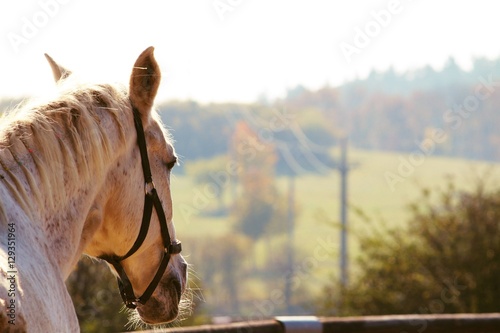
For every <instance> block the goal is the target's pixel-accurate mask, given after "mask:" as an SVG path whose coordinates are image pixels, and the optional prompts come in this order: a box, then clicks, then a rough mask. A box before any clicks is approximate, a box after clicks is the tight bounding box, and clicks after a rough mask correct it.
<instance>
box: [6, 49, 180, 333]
mask: <svg viewBox="0 0 500 333" xmlns="http://www.w3.org/2000/svg"><path fill="white" fill-rule="evenodd" d="M46 57H47V59H48V61H49V64H50V66H51V68H52V72H53V75H54V78H55V80H56V81H57V82H58V86H59V87H60V93H59V95H58V96H57V97H56V98H54V99H52V100H50V101H48V102H38V103H33V105H30V104H29V103H28V104H25V105H23V106H20V107H18V108H17V109H15V110H12V111H10V112H8V113H7V114H6V115H4V116H3V117H2V118H1V119H0V198H1V201H0V275H1V277H0V308H1V313H0V331H1V332H78V331H79V330H80V329H79V325H78V319H77V316H76V313H75V309H74V306H73V303H72V300H71V298H70V295H69V294H68V291H67V289H66V287H65V283H64V282H65V280H66V279H67V277H68V275H69V274H70V273H71V272H72V270H73V268H74V266H75V264H76V263H77V262H78V260H79V259H80V257H81V256H82V254H86V255H88V256H90V257H94V258H100V259H103V260H106V261H107V262H108V265H109V267H110V269H111V270H112V272H113V273H114V274H115V276H116V277H117V280H118V284H119V287H120V293H121V295H122V298H123V300H124V303H125V305H126V306H127V307H128V308H131V309H135V310H133V312H134V313H135V314H136V315H137V314H138V316H139V317H140V319H141V320H142V321H143V322H144V323H146V324H158V323H165V322H170V321H172V320H174V319H175V318H176V317H177V315H178V314H179V303H180V302H181V298H182V297H183V295H184V294H185V290H186V284H187V263H186V261H185V260H184V258H183V257H182V256H181V255H180V251H181V244H180V242H179V241H177V238H176V235H175V228H174V225H173V221H172V198H171V193H170V173H171V169H172V168H173V167H174V166H175V165H176V164H177V157H176V153H175V149H174V147H173V144H172V139H171V137H170V135H169V133H168V132H167V130H166V129H165V128H164V126H163V124H162V123H161V121H160V117H159V115H158V113H157V112H156V111H155V110H154V108H153V103H154V99H155V97H156V93H157V91H158V87H159V84H160V79H161V73H160V69H159V65H158V63H157V61H156V59H155V57H154V48H153V47H149V48H147V49H146V50H145V51H144V52H142V53H141V54H140V56H139V57H138V58H137V60H136V62H135V64H134V66H133V68H132V73H131V76H130V82H129V86H128V87H126V86H125V85H121V84H102V83H98V84H95V83H94V84H90V83H77V82H72V80H71V78H72V77H73V76H74V75H72V72H71V71H69V70H67V69H66V68H64V67H63V66H61V65H59V64H58V63H56V62H55V61H54V60H53V59H52V58H51V57H50V56H48V55H46ZM73 81H74V80H73ZM153 177H154V182H153Z"/></svg>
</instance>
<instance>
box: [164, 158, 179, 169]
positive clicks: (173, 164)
mask: <svg viewBox="0 0 500 333" xmlns="http://www.w3.org/2000/svg"><path fill="white" fill-rule="evenodd" d="M176 164H177V157H174V159H173V160H172V161H171V162H168V163H166V164H165V165H166V166H167V168H168V170H172V168H173V167H174V166H175V165H176Z"/></svg>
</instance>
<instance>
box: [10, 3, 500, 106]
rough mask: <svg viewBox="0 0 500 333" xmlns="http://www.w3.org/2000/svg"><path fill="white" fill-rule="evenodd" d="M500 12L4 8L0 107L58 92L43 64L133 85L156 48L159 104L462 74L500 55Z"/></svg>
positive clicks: (464, 8)
mask: <svg viewBox="0 0 500 333" xmlns="http://www.w3.org/2000/svg"><path fill="white" fill-rule="evenodd" d="M216 6H217V7H216ZM216 8H217V9H216ZM499 9H500V2H496V1H493V0H491V1H485V0H474V1H469V0H467V1H452V0H439V1H432V0H413V1H411V0H400V1H397V0H384V1H378V0H377V1H375V0H372V1H368V0H356V1H334V0H267V1H264V0H215V1H214V0H196V1H195V0H177V1H173V0H163V1H153V0H141V1H118V0H106V1H97V0H85V1H82V0H80V1H77V0H35V1H33V0H23V1H2V2H0V74H1V75H0V78H1V80H0V97H1V96H6V95H23V94H24V95H26V94H30V95H43V94H45V93H47V92H48V91H50V90H51V89H53V88H52V87H53V84H52V76H51V72H50V69H49V67H48V65H47V64H46V61H45V58H44V56H43V53H49V54H50V55H51V56H52V57H53V58H55V60H56V61H58V62H60V63H61V64H63V65H66V67H69V68H70V69H71V70H72V71H73V72H75V73H77V74H79V75H80V76H82V77H83V78H93V77H99V78H100V79H101V80H103V79H108V80H112V81H120V82H128V75H129V74H130V71H131V67H132V65H133V63H134V61H135V59H136V57H137V56H138V55H139V53H140V52H142V51H143V49H145V48H146V47H148V46H150V45H153V46H155V47H156V51H155V54H156V57H157V60H158V62H159V63H160V66H161V68H162V72H163V81H162V86H161V88H160V91H159V99H161V100H165V99H186V98H191V99H195V100H198V101H201V102H209V101H217V102H220V101H254V100H256V99H257V97H258V96H259V95H260V94H267V95H268V96H270V97H276V96H283V95H284V93H285V91H286V89H287V88H292V87H294V86H296V85H298V84H302V85H304V86H306V87H308V88H312V89H315V88H319V87H321V86H323V85H325V84H327V83H328V84H330V85H332V86H336V85H339V84H341V83H342V82H345V81H346V80H350V79H353V78H355V77H364V76H366V75H367V74H368V73H369V71H370V70H372V69H379V70H385V69H387V68H388V67H389V66H393V67H394V68H395V69H396V70H398V71H406V70H411V69H415V68H420V67H423V66H424V65H426V64H430V65H431V66H433V67H434V68H436V69H439V68H441V67H442V66H443V64H444V63H445V62H446V60H447V59H448V58H449V57H450V56H453V57H454V58H455V59H456V61H457V62H458V64H459V65H461V66H462V67H465V68H467V67H470V63H471V60H472V59H473V58H474V57H483V56H484V57H487V58H496V57H499V56H500V39H499V38H498V34H499V33H500V19H499V13H500V11H499ZM377 13H378V14H377ZM389 15H390V16H389ZM376 17H377V18H376ZM377 19H378V21H377ZM360 31H362V32H360ZM365 34H367V35H365ZM348 44H349V45H348ZM341 46H343V48H344V51H342V47H341ZM346 52H347V53H349V52H350V57H349V58H350V62H348V61H347V57H346V54H347V53H346Z"/></svg>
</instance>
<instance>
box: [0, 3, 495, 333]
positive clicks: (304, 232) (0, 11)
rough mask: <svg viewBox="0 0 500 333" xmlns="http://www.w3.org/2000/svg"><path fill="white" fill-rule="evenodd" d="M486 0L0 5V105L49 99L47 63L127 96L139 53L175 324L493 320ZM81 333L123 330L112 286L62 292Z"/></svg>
mask: <svg viewBox="0 0 500 333" xmlns="http://www.w3.org/2000/svg"><path fill="white" fill-rule="evenodd" d="M498 9H500V8H499V5H498V4H497V3H496V2H494V1H483V0H476V1H461V2H457V1H439V2H435V1H434V2H432V1H426V0H421V1H410V0H401V1H395V0H386V1H367V0H366V1H361V0H360V1H353V2H342V3H341V2H334V1H328V0H309V1H305V0H293V1H284V0H275V1H255V0H254V1H248V0H207V1H182V2H181V1H151V0H149V1H140V2H139V1H135V2H133V1H128V2H123V1H106V2H99V1H96V0H91V1H76V0H64V1H63V0H59V1H58V0H38V1H23V2H12V1H10V2H2V3H1V4H0V27H1V34H0V35H1V39H0V49H1V52H0V73H1V77H2V80H1V82H0V88H1V89H0V106H1V110H2V111H3V110H7V109H10V108H12V107H13V106H15V105H16V104H17V103H18V102H20V101H21V100H23V99H26V98H30V97H37V96H43V97H45V96H50V94H54V93H56V89H55V87H54V84H53V83H52V75H51V72H50V68H49V66H48V65H47V64H46V61H45V59H44V57H43V53H45V52H46V53H49V54H50V55H51V56H52V57H53V58H54V59H56V61H58V62H60V63H61V64H63V65H65V66H66V67H68V68H70V69H71V70H72V71H73V72H74V73H75V75H78V76H80V77H81V78H82V79H84V80H106V81H113V82H114V81H118V82H123V83H125V84H126V83H127V82H128V76H129V75H130V71H131V66H132V64H133V63H134V61H135V59H136V57H137V56H138V55H139V54H140V52H142V51H143V49H145V48H146V47H148V46H150V45H153V46H155V48H156V51H155V56H156V58H157V60H158V62H159V63H160V66H161V69H162V73H163V79H162V85H161V87H160V91H159V94H158V97H157V108H158V110H159V112H160V114H161V117H162V119H163V121H164V123H165V124H166V126H167V127H168V128H169V130H170V131H171V133H172V135H173V137H174V138H175V140H176V144H175V146H176V150H177V153H178V154H179V156H180V157H181V158H180V161H181V163H180V166H178V167H176V168H175V169H174V176H173V178H172V194H173V198H174V220H175V225H176V230H177V235H178V237H179V239H181V240H182V242H183V248H184V250H183V254H184V255H185V256H186V259H187V260H188V262H189V263H190V265H191V270H192V272H191V275H190V283H191V288H192V290H193V292H192V295H190V296H189V297H191V298H192V299H193V302H194V306H193V309H192V310H191V314H189V311H187V312H186V314H185V315H183V316H182V319H184V320H182V321H178V322H177V323H175V324H174V325H177V326H179V325H180V326H182V325H196V324H203V323H214V322H228V321H250V320H259V319H264V318H271V317H274V316H277V315H305V314H312V315H322V316H345V315H371V314H400V313H417V314H430V313H434V314H440V313H458V312H474V313H475V312H495V311H496V312H498V311H499V309H500V284H499V283H498V276H500V222H499V221H500V178H499V177H500V175H499V170H498V166H499V164H498V163H499V161H500V132H499V130H498V129H499V128H500V113H499V109H500V46H499V45H500V44H499V43H498V41H497V38H496V32H497V31H500V20H498V17H497V16H498V14H497V13H498ZM67 284H68V288H69V290H70V292H71V294H72V297H73V300H74V303H75V307H76V309H77V312H78V316H79V319H80V323H81V326H82V331H83V332H118V331H123V330H125V329H133V328H130V327H128V328H126V326H125V325H126V323H127V315H126V314H125V313H124V312H120V309H121V307H122V305H121V301H120V297H119V294H118V290H117V288H116V285H115V280H114V278H113V277H112V275H111V273H110V272H109V269H108V268H107V267H106V266H105V265H104V264H101V263H96V262H95V261H94V262H92V261H91V260H89V259H88V258H83V259H82V260H81V261H80V263H79V264H78V267H76V270H75V273H74V274H73V275H72V276H71V277H70V279H69V280H68V282H67Z"/></svg>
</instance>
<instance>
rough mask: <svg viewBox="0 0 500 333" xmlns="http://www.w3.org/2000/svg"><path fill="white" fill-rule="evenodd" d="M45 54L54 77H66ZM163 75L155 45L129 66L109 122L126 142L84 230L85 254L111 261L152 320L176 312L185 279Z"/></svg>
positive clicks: (127, 297)
mask: <svg viewBox="0 0 500 333" xmlns="http://www.w3.org/2000/svg"><path fill="white" fill-rule="evenodd" d="M48 59H49V62H50V63H51V66H52V70H53V73H54V76H55V78H56V80H59V79H64V78H65V77H66V76H68V75H69V73H70V72H69V71H67V70H65V69H64V68H62V67H61V66H59V65H57V64H56V63H55V62H53V60H52V59H50V58H49V57H48ZM160 77H161V75H160V70H159V66H158V64H157V62H156V60H155V58H154V56H153V48H152V47H151V48H148V49H147V50H145V51H144V52H143V53H142V54H141V55H140V56H139V58H138V59H137V61H136V63H135V65H134V67H133V69H132V75H131V77H130V85H129V89H128V96H126V97H125V98H127V97H128V100H127V101H125V102H124V103H123V105H125V107H124V109H123V110H121V112H120V115H119V116H118V119H111V120H109V119H108V120H107V121H110V122H111V123H113V122H114V124H111V125H110V127H112V128H120V129H121V131H122V132H123V133H124V136H125V137H124V138H122V141H123V142H124V144H123V146H122V147H121V148H119V149H118V150H117V151H116V152H113V155H114V156H115V157H114V162H113V163H112V165H111V166H110V168H109V172H108V174H107V177H106V180H105V181H104V184H103V186H102V190H101V191H100V192H99V194H98V195H97V198H96V199H95V202H94V205H93V207H92V209H91V210H90V212H89V214H88V217H87V221H86V229H85V230H87V231H88V232H89V235H88V238H90V240H88V243H87V244H88V245H86V250H85V252H86V253H88V254H90V255H93V256H96V257H100V258H102V259H105V260H106V261H108V262H109V263H110V266H111V268H112V270H114V272H115V274H116V275H117V277H118V280H119V283H120V289H121V293H122V297H123V298H124V302H125V304H126V305H127V307H129V308H136V309H137V312H138V314H139V316H140V317H141V319H142V320H143V321H144V322H145V323H148V324H157V323H163V322H168V321H171V320H173V319H175V318H176V317H177V315H178V312H179V303H180V301H181V296H182V294H183V292H184V290H185V288H186V281H187V264H186V262H185V261H184V259H183V258H182V256H181V255H180V254H179V252H180V243H176V238H175V230H174V225H173V222H172V199H171V194H170V172H171V169H172V167H174V165H175V164H176V161H177V157H176V154H175V150H174V148H173V146H172V142H171V140H170V138H169V136H168V134H167V132H166V130H165V128H164V127H163V125H162V124H161V121H160V119H159V116H158V115H157V114H156V112H154V111H153V110H152V107H153V102H154V98H155V96H156V93H157V90H158V86H159V84H160ZM96 95H98V94H96ZM124 96H125V95H124ZM96 98H99V97H98V96H97V97H96ZM101 102H102V101H101ZM96 103H97V104H100V103H99V101H96ZM101 104H102V103H101ZM103 121H104V120H103ZM119 132H120V131H119ZM141 133H142V134H141ZM117 136H120V135H117ZM148 169H149V170H150V171H149V170H148ZM150 176H152V179H149V178H150ZM148 222H150V223H149V226H148V225H147V224H148ZM85 230H84V235H83V238H85V237H86V235H85Z"/></svg>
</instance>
